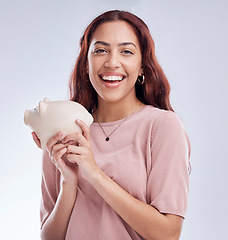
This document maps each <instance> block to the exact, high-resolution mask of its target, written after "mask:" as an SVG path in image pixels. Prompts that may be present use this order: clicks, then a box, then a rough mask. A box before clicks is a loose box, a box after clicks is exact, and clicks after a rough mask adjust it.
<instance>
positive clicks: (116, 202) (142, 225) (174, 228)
mask: <svg viewBox="0 0 228 240" xmlns="http://www.w3.org/2000/svg"><path fill="white" fill-rule="evenodd" d="M91 184H92V185H93V186H94V187H95V189H96V191H97V192H98V193H99V194H100V195H101V196H102V197H103V199H104V200H105V201H106V202H107V203H108V204H109V205H110V206H111V207H112V208H113V209H114V210H115V211H116V212H117V213H118V214H119V215H120V216H121V217H122V218H123V219H124V220H125V221H126V222H127V223H128V225H129V226H131V227H132V228H133V229H134V230H135V231H136V232H137V233H139V234H140V235H141V236H142V237H144V238H145V239H150V240H153V239H156V240H163V239H165V240H167V239H172V240H174V239H175V240H177V239H179V235H180V231H181V225H182V220H183V219H182V218H181V217H178V216H174V215H164V214H161V213H160V212H159V211H157V210H156V209H155V208H154V207H152V206H150V205H148V204H146V203H144V202H142V201H139V200H138V199H136V198H134V197H132V196H131V195H130V194H128V193H127V192H126V191H125V190H123V189H122V188H121V187H120V186H119V185H118V184H116V183H115V182H114V181H113V180H111V179H110V178H109V177H108V176H106V175H105V174H104V173H103V172H102V171H100V172H99V173H98V174H96V175H95V176H94V177H93V178H92V179H91Z"/></svg>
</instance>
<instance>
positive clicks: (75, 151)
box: [67, 145, 85, 155]
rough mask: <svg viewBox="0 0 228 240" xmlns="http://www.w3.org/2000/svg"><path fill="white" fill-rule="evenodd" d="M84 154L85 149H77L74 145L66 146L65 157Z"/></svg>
mask: <svg viewBox="0 0 228 240" xmlns="http://www.w3.org/2000/svg"><path fill="white" fill-rule="evenodd" d="M84 153H85V149H84V148H83V147H78V146H74V145H68V146H67V155H69V154H76V155H82V154H84Z"/></svg>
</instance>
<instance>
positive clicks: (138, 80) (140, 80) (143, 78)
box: [137, 75, 145, 85]
mask: <svg viewBox="0 0 228 240" xmlns="http://www.w3.org/2000/svg"><path fill="white" fill-rule="evenodd" d="M144 82H145V76H144V75H142V76H138V79H137V83H138V84H139V85H143V84H144Z"/></svg>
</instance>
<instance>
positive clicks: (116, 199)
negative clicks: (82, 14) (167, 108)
mask: <svg viewBox="0 0 228 240" xmlns="http://www.w3.org/2000/svg"><path fill="white" fill-rule="evenodd" d="M127 43H128V44H127ZM130 52H131V53H130ZM141 60H142V56H141V51H140V47H139V42H138V39H137V37H136V35H135V33H134V31H133V29H132V27H131V26H130V25H129V24H128V23H126V22H124V21H114V22H108V23H103V24H101V25H100V26H99V27H98V28H97V29H96V31H95V32H94V34H93V36H92V41H91V44H90V48H89V52H88V64H87V69H88V72H89V76H90V81H91V83H92V85H93V86H94V89H95V90H96V92H97V94H98V108H97V111H96V114H95V115H94V118H95V121H97V122H109V121H116V120H119V119H122V118H124V117H126V116H128V115H129V114H131V113H132V112H133V111H135V110H136V109H139V108H141V107H143V104H141V105H140V107H139V104H140V102H139V100H138V99H137V97H136V93H135V88H134V86H135V82H136V80H137V77H138V75H141V74H142V73H143V70H142V67H141ZM115 74H117V75H118V76H119V75H121V76H124V80H123V81H122V82H121V84H120V85H118V84H117V85H118V87H112V85H111V86H110V85H109V84H106V83H104V82H103V81H102V79H101V76H104V75H105V76H107V75H115ZM114 84H115V83H114ZM76 123H77V124H78V125H79V126H80V127H81V129H82V134H81V133H75V134H72V135H69V136H66V137H65V139H64V140H63V141H61V142H60V139H61V136H62V135H61V132H60V133H58V134H56V135H55V136H53V137H52V138H51V139H50V140H49V141H48V143H47V147H48V152H49V156H50V159H51V160H52V162H53V163H54V164H55V166H56V167H57V168H58V169H59V171H60V172H61V174H62V176H63V183H62V188H61V191H60V194H59V197H58V200H57V202H56V205H55V208H54V209H53V211H52V213H51V215H50V216H49V218H48V219H47V220H46V222H45V224H44V226H43V228H42V231H41V237H42V239H55V240H58V239H64V238H65V234H66V231H67V226H68V222H69V219H70V216H71V213H72V209H73V207H74V204H75V199H76V194H77V182H78V171H80V172H81V175H82V177H83V178H84V179H86V180H87V181H88V182H89V183H90V184H91V185H92V186H93V187H94V188H95V189H96V191H97V192H98V193H99V194H100V195H101V197H102V198H103V199H104V200H105V201H106V202H107V203H108V204H109V206H110V207H112V208H113V209H114V210H115V211H116V212H117V213H118V214H119V215H120V216H121V217H122V218H123V219H124V220H125V221H126V222H127V223H128V224H129V225H130V226H131V227H132V228H133V229H134V230H135V231H136V232H138V233H139V234H140V235H141V236H142V237H144V238H145V239H150V240H153V239H154V240H155V239H156V240H163V239H165V240H167V239H170V240H176V239H179V236H180V233H181V228H182V222H183V219H182V218H181V217H179V216H176V215H172V214H161V213H160V212H159V211H157V210H156V209H155V208H154V207H152V206H150V205H148V204H146V203H144V202H141V201H139V200H137V199H136V198H134V197H132V196H131V195H130V194H128V193H127V192H126V191H125V190H124V189H122V188H121V187H120V186H119V185H117V184H116V183H115V182H114V181H113V180H112V179H110V178H109V177H108V176H107V175H105V174H104V173H103V172H102V171H101V169H100V168H99V167H98V166H97V164H96V161H95V159H94V155H93V151H92V147H91V144H90V130H89V128H88V127H87V126H86V124H85V123H83V122H81V121H80V120H77V121H76ZM32 135H33V139H34V141H35V142H36V144H37V145H38V147H40V142H39V139H38V138H37V136H36V134H35V133H33V134H32ZM69 162H70V163H69ZM60 216H61V218H60Z"/></svg>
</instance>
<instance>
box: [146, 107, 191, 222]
mask: <svg viewBox="0 0 228 240" xmlns="http://www.w3.org/2000/svg"><path fill="white" fill-rule="evenodd" d="M190 151H191V150H190V142H189V138H188V136H187V133H186V131H185V129H184V127H183V125H182V122H181V120H180V118H179V117H178V115H177V114H176V113H174V112H171V111H168V112H165V113H162V114H161V115H160V116H159V117H158V118H157V120H156V121H155V123H154V125H153V130H152V138H151V161H152V164H151V170H150V174H149V177H148V185H147V194H148V199H149V203H150V204H151V205H152V206H153V207H155V208H156V209H158V211H160V212H161V213H169V214H174V215H179V216H182V217H183V218H185V214H186V209H187V202H188V201H187V200H188V192H189V174H188V163H189V157H190Z"/></svg>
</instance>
